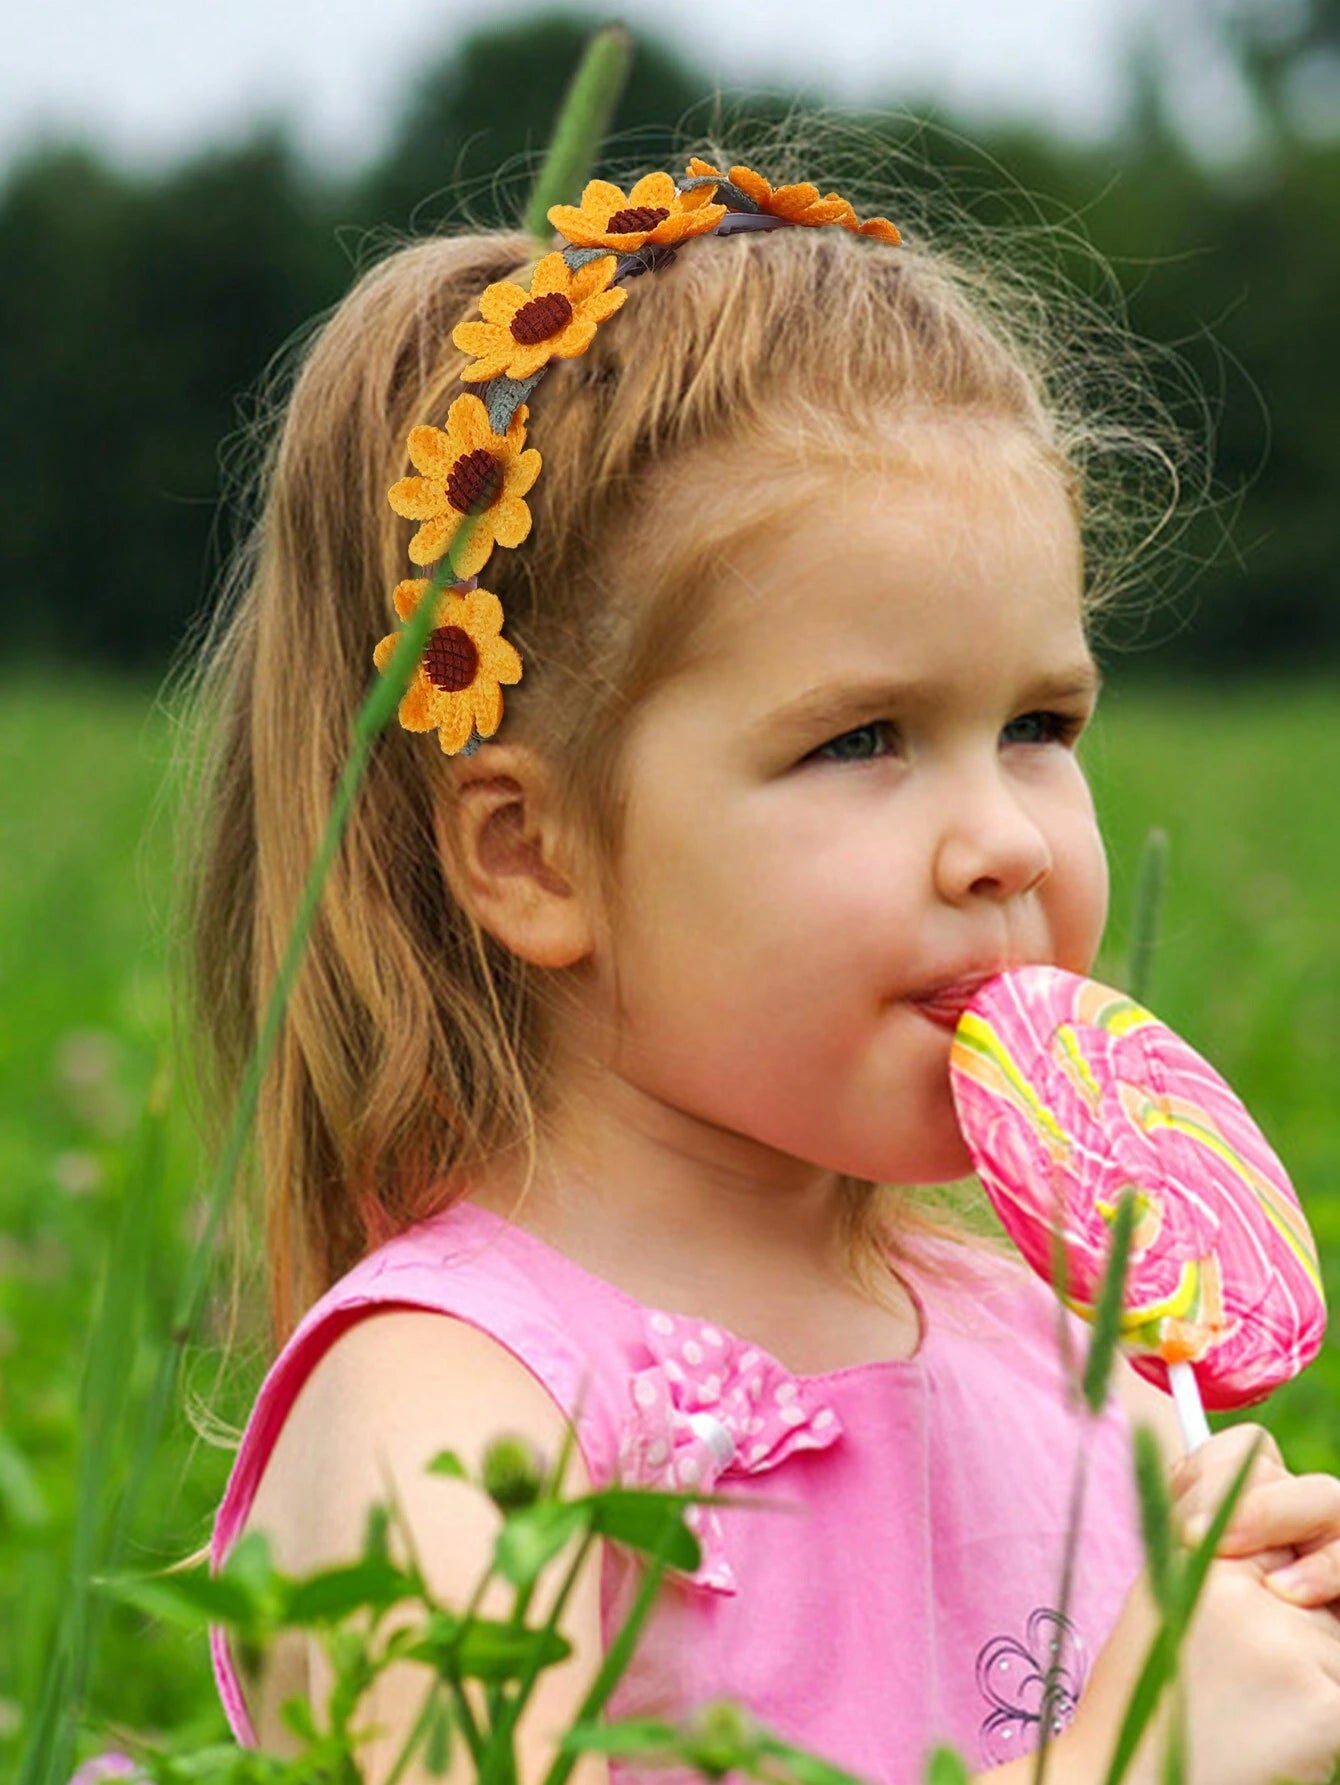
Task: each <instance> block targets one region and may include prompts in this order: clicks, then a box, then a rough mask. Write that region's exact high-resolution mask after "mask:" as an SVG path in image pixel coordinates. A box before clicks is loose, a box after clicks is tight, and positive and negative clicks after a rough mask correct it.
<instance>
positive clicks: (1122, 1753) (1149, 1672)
mask: <svg viewBox="0 0 1340 1785" xmlns="http://www.w3.org/2000/svg"><path fill="white" fill-rule="evenodd" d="M1176 1668H1177V1643H1176V1640H1175V1638H1174V1634H1173V1631H1172V1629H1171V1628H1170V1627H1169V1625H1167V1624H1166V1623H1165V1624H1161V1625H1160V1626H1159V1629H1158V1631H1157V1633H1156V1635H1155V1637H1154V1640H1153V1642H1152V1643H1151V1644H1150V1647H1149V1653H1148V1655H1146V1656H1145V1661H1144V1666H1143V1667H1142V1668H1141V1669H1140V1677H1139V1678H1138V1679H1137V1680H1136V1682H1135V1690H1134V1691H1133V1692H1132V1693H1131V1696H1130V1698H1129V1700H1128V1701H1127V1704H1126V1715H1125V1716H1124V1717H1123V1719H1122V1724H1121V1728H1120V1730H1119V1731H1118V1732H1117V1745H1116V1747H1115V1748H1114V1749H1113V1750H1112V1761H1111V1764H1110V1766H1109V1767H1108V1772H1107V1778H1106V1780H1105V1781H1104V1785H1120V1781H1121V1780H1122V1779H1124V1778H1125V1776H1126V1769H1127V1768H1128V1767H1129V1766H1130V1764H1131V1761H1132V1759H1133V1758H1134V1755H1135V1750H1136V1749H1137V1747H1139V1745H1140V1738H1141V1736H1143V1735H1144V1733H1145V1729H1146V1726H1147V1725H1148V1723H1149V1719H1150V1718H1151V1717H1152V1716H1153V1714H1154V1708H1155V1706H1156V1705H1157V1704H1158V1701H1159V1695H1160V1694H1161V1693H1162V1691H1163V1688H1164V1686H1166V1685H1167V1683H1168V1681H1169V1680H1170V1679H1171V1678H1172V1676H1173V1674H1174V1673H1175V1672H1176Z"/></svg>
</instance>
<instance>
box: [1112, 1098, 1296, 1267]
mask: <svg viewBox="0 0 1340 1785" xmlns="http://www.w3.org/2000/svg"><path fill="white" fill-rule="evenodd" d="M1117 1092H1118V1095H1119V1097H1120V1098H1121V1102H1122V1105H1123V1107H1124V1108H1125V1110H1126V1113H1127V1115H1128V1116H1129V1117H1130V1118H1131V1120H1132V1121H1133V1122H1134V1123H1135V1124H1136V1125H1137V1126H1138V1127H1139V1128H1141V1129H1142V1130H1143V1131H1144V1132H1145V1133H1146V1134H1149V1133H1151V1132H1152V1131H1153V1130H1154V1129H1156V1128H1168V1129H1172V1130H1173V1131H1174V1132H1175V1133H1177V1134H1184V1135H1186V1137H1187V1138H1188V1140H1192V1141H1195V1142H1196V1143H1197V1144H1198V1145H1199V1146H1202V1147H1205V1148H1207V1149H1208V1150H1209V1151H1210V1152H1212V1153H1214V1154H1216V1155H1217V1156H1218V1157H1219V1158H1220V1159H1222V1160H1223V1161H1224V1163H1225V1164H1226V1165H1227V1166H1229V1167H1230V1169H1231V1170H1232V1171H1233V1173H1234V1175H1235V1176H1236V1177H1237V1178H1238V1180H1239V1181H1240V1182H1241V1183H1242V1184H1244V1185H1245V1186H1246V1188H1247V1189H1248V1190H1250V1191H1251V1193H1252V1194H1253V1195H1254V1196H1255V1197H1256V1200H1257V1201H1258V1203H1259V1204H1260V1205H1261V1211H1262V1213H1263V1214H1264V1215H1265V1217H1266V1219H1267V1221H1269V1222H1270V1224H1271V1226H1272V1227H1273V1228H1274V1229H1275V1231H1276V1233H1278V1234H1279V1236H1280V1238H1281V1239H1282V1240H1283V1241H1284V1243H1285V1245H1286V1246H1287V1247H1288V1248H1289V1250H1290V1252H1292V1253H1293V1255H1294V1257H1295V1258H1296V1259H1297V1260H1298V1262H1299V1264H1300V1265H1302V1267H1303V1270H1304V1271H1305V1272H1306V1273H1307V1277H1308V1280H1309V1281H1310V1282H1311V1284H1312V1286H1313V1288H1314V1289H1315V1290H1316V1291H1317V1293H1318V1294H1319V1295H1323V1294H1324V1293H1325V1291H1324V1290H1323V1288H1322V1282H1321V1269H1320V1266H1319V1263H1318V1260H1317V1254H1316V1248H1315V1245H1314V1243H1313V1239H1312V1235H1311V1233H1310V1232H1309V1230H1308V1228H1307V1226H1306V1223H1304V1224H1303V1226H1302V1227H1301V1228H1300V1226H1299V1225H1298V1220H1299V1215H1298V1210H1297V1209H1295V1208H1294V1206H1293V1204H1292V1203H1291V1202H1289V1201H1288V1200H1287V1199H1285V1198H1284V1197H1282V1196H1281V1194H1280V1191H1279V1188H1278V1186H1277V1185H1275V1184H1273V1183H1271V1181H1270V1179H1269V1178H1268V1177H1266V1176H1265V1175H1264V1173H1262V1172H1259V1171H1258V1170H1257V1169H1256V1168H1255V1166H1253V1165H1251V1164H1250V1163H1249V1162H1248V1161H1247V1160H1246V1159H1244V1158H1243V1157H1242V1154H1241V1153H1239V1152H1238V1150H1237V1148H1236V1147H1235V1146H1234V1145H1233V1143H1232V1142H1231V1141H1230V1140H1229V1139H1228V1138H1227V1137H1226V1136H1225V1135H1224V1133H1223V1131H1222V1130H1221V1129H1220V1128H1219V1126H1218V1124H1217V1123H1216V1122H1215V1120H1214V1118H1213V1117H1212V1116H1211V1115H1209V1114H1208V1113H1207V1112H1206V1111H1205V1110H1203V1109H1201V1108H1200V1106H1199V1105H1198V1104H1195V1103H1189V1102H1188V1101H1187V1100H1186V1099H1185V1098H1181V1097H1151V1096H1149V1095H1148V1093H1147V1092H1144V1091H1141V1090H1140V1089H1139V1087H1138V1086H1135V1085H1128V1084H1121V1085H1118V1087H1117Z"/></svg>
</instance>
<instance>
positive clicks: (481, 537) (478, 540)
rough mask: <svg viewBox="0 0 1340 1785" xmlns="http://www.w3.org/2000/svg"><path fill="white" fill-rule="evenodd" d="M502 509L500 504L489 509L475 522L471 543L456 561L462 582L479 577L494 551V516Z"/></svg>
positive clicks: (457, 571) (456, 568) (457, 574)
mask: <svg viewBox="0 0 1340 1785" xmlns="http://www.w3.org/2000/svg"><path fill="white" fill-rule="evenodd" d="M501 507H502V504H501V503H499V504H498V505H497V507H495V508H490V509H488V510H487V511H486V512H485V513H484V514H481V515H480V517H479V519H478V520H477V521H476V522H475V526H474V530H473V531H472V533H471V534H470V538H469V541H468V543H467V544H466V545H465V547H464V548H463V549H462V551H461V554H460V556H459V558H458V559H457V560H456V567H455V574H456V576H458V577H459V578H460V579H461V580H462V581H464V580H465V579H466V578H467V577H472V576H478V575H479V573H480V571H481V570H482V569H483V568H484V565H485V563H486V562H487V560H488V555H489V553H490V552H491V551H492V550H493V539H494V528H493V521H494V516H495V515H496V514H497V512H498V509H499V508H501ZM430 524H431V523H430ZM410 556H411V557H413V556H414V554H413V552H411V553H410ZM416 561H417V560H416Z"/></svg>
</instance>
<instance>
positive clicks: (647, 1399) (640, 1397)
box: [633, 1376, 656, 1407]
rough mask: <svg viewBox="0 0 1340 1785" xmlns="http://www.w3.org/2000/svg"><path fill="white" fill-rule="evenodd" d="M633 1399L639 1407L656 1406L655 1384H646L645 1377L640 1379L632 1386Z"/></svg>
mask: <svg viewBox="0 0 1340 1785" xmlns="http://www.w3.org/2000/svg"><path fill="white" fill-rule="evenodd" d="M633 1399H634V1400H635V1401H636V1402H637V1404H638V1406H639V1407H654V1406H655V1405H656V1384H655V1383H654V1382H648V1380H647V1378H646V1377H645V1376H643V1377H641V1378H640V1379H639V1380H638V1381H637V1382H635V1383H634V1384H633Z"/></svg>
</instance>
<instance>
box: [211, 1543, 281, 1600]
mask: <svg viewBox="0 0 1340 1785" xmlns="http://www.w3.org/2000/svg"><path fill="white" fill-rule="evenodd" d="M219 1573H220V1574H221V1575H222V1576H223V1578H224V1579H225V1580H228V1581H232V1582H235V1583H236V1585H238V1586H239V1587H241V1588H242V1590H243V1591H244V1592H245V1593H247V1594H248V1595H249V1596H250V1598H251V1602H252V1604H253V1605H254V1606H255V1607H256V1609H257V1610H258V1611H259V1610H260V1609H261V1608H262V1607H263V1606H264V1605H265V1603H266V1602H267V1600H274V1599H276V1598H278V1597H279V1595H280V1584H281V1581H282V1578H283V1577H282V1576H281V1575H280V1573H279V1570H278V1569H277V1568H276V1567H275V1565H274V1562H273V1560H272V1559H271V1555H270V1539H269V1538H268V1537H267V1536H266V1535H265V1532H264V1531H248V1532H247V1533H246V1535H245V1536H244V1537H239V1538H238V1540H237V1542H236V1543H235V1544H234V1545H233V1547H232V1549H230V1550H229V1552H228V1554H227V1556H226V1557H225V1559H224V1563H223V1567H222V1568H220V1570H219Z"/></svg>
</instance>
